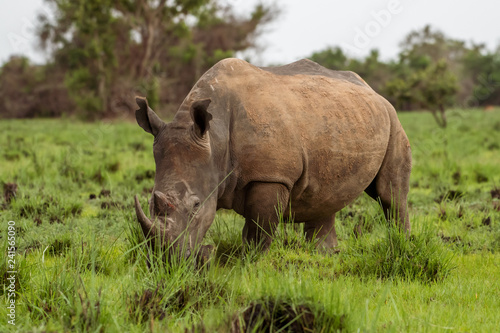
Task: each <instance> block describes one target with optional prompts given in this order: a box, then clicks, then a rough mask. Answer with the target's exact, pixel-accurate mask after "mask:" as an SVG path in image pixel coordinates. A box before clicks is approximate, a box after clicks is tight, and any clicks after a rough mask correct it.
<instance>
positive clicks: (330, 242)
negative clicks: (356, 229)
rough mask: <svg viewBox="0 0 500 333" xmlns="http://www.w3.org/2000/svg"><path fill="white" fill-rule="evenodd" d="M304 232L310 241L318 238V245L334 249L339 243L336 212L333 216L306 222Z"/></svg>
mask: <svg viewBox="0 0 500 333" xmlns="http://www.w3.org/2000/svg"><path fill="white" fill-rule="evenodd" d="M304 233H305V235H306V239H307V240H308V241H312V240H314V239H317V240H318V244H317V246H318V247H319V248H323V249H332V248H334V247H336V246H337V245H338V242H337V233H336V232H335V214H333V215H332V216H331V217H328V218H325V219H322V220H316V221H309V222H305V223H304Z"/></svg>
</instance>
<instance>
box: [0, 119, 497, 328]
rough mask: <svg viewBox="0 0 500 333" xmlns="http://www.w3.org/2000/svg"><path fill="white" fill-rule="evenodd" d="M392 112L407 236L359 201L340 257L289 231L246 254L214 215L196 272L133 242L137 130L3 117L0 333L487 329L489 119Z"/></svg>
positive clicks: (492, 186) (235, 233) (493, 132)
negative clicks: (398, 127) (439, 120)
mask: <svg viewBox="0 0 500 333" xmlns="http://www.w3.org/2000/svg"><path fill="white" fill-rule="evenodd" d="M399 116H400V119H401V122H402V123H403V126H404V128H405V130H406V132H407V134H408V136H409V138H410V142H411V144H412V150H413V172H412V178H411V190H410V194H409V205H410V219H411V222H412V234H411V236H410V237H406V236H405V235H404V234H401V233H400V232H399V230H398V229H397V228H393V227H391V226H388V225H387V223H386V222H385V220H384V219H383V217H382V215H381V212H380V209H379V208H378V206H377V204H376V203H375V202H374V201H372V200H371V199H369V198H368V197H367V196H366V195H363V196H361V197H360V198H358V199H357V200H356V201H355V202H354V203H353V204H351V205H350V206H349V207H346V208H345V209H343V210H342V211H341V212H339V213H338V214H337V223H336V228H337V234H338V236H339V245H340V252H339V253H330V254H323V253H320V252H318V251H316V250H315V249H314V246H313V245H312V244H310V243H307V242H306V241H305V240H304V238H303V236H302V234H301V232H300V227H292V226H288V225H281V226H280V228H279V232H278V235H277V239H276V240H275V242H273V244H272V245H271V248H270V249H269V251H268V252H267V253H260V252H258V251H252V250H245V249H244V248H243V245H242V241H241V230H242V228H243V222H244V221H243V219H242V217H240V216H238V215H236V214H235V213H233V212H231V211H220V212H218V214H217V216H216V219H215V222H214V224H213V225H212V227H211V228H210V230H209V233H208V234H207V236H206V238H205V243H206V244H210V245H214V246H215V247H216V249H215V251H214V253H215V256H214V258H213V259H212V260H210V261H209V262H208V263H206V264H205V265H204V266H202V267H200V265H199V264H197V263H195V262H194V261H193V260H189V259H188V260H181V261H174V262H169V263H167V262H164V261H163V260H161V258H162V257H163V256H164V253H162V252H161V250H158V249H153V250H151V249H150V248H148V247H146V246H145V245H144V242H143V239H142V235H141V231H140V229H139V225H138V223H137V222H136V220H135V213H134V208H133V202H132V198H133V195H134V194H138V195H140V198H141V201H142V204H143V206H145V205H146V200H147V197H148V196H149V195H150V191H151V188H152V186H153V182H154V160H153V156H152V149H151V147H152V137H150V136H149V135H147V134H145V133H144V132H143V131H142V130H141V129H140V128H139V127H138V126H137V125H135V124H133V123H127V122H112V123H105V122H103V123H94V124H91V123H83V122H78V121H73V120H70V119H62V120H3V121H2V122H1V123H0V131H1V133H2V135H1V136H0V161H1V168H0V185H1V186H3V188H1V189H2V190H3V196H2V197H1V198H0V217H1V223H0V246H1V248H2V251H4V249H6V248H7V241H8V240H7V231H8V230H7V227H8V226H7V222H8V221H9V220H13V221H15V222H16V246H17V250H16V252H17V255H16V264H15V268H16V270H17V272H18V273H17V275H16V284H15V288H16V292H17V294H16V295H17V296H16V300H17V303H16V305H17V307H16V326H12V325H9V324H8V323H7V320H8V317H7V311H8V309H7V305H6V301H7V294H8V290H7V287H8V282H9V281H8V280H7V278H8V277H9V274H7V270H8V269H7V259H9V258H8V257H5V259H0V262H1V263H2V266H1V267H0V279H1V280H2V282H3V283H2V286H3V287H2V288H1V289H0V332H10V331H12V332H16V331H17V332H43V331H47V332H52V331H56V332H70V331H71V332H72V331H75V332H151V331H154V332H156V331H158V332H160V331H168V332H237V331H244V332H264V331H265V332H268V331H272V332H289V331H293V332H311V331H313V332H337V331H342V332H494V331H496V330H498V327H500V316H499V315H498V314H499V313H500V301H499V300H500V198H498V197H497V196H500V191H499V193H498V194H497V192H496V190H498V189H500V146H499V142H500V111H499V110H496V111H493V112H490V113H485V112H483V111H479V110H465V111H464V110H451V111H450V112H449V114H448V118H449V127H448V128H446V129H440V128H438V127H437V126H436V125H435V123H434V121H433V119H432V116H431V115H430V114H427V113H402V114H399ZM5 253H6V252H5ZM6 254H7V253H6ZM0 258H4V256H1V257H0ZM148 258H149V263H150V264H149V266H148Z"/></svg>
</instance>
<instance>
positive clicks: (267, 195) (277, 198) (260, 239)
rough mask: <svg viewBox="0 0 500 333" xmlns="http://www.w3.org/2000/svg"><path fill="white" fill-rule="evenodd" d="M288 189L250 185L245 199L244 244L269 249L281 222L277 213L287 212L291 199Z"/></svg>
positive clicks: (257, 184)
mask: <svg viewBox="0 0 500 333" xmlns="http://www.w3.org/2000/svg"><path fill="white" fill-rule="evenodd" d="M289 195H290V193H289V191H288V189H287V188H286V187H285V186H284V185H282V184H278V183H259V182H254V183H252V184H250V187H249V189H248V191H247V192H246V197H245V213H244V216H245V227H244V228H243V243H245V244H247V245H256V246H261V247H262V248H263V249H264V250H265V249H267V248H268V247H269V245H270V244H271V241H272V237H273V234H274V231H275V230H276V226H277V225H278V222H279V217H278V214H277V212H278V211H281V212H285V211H286V206H287V205H288V198H289Z"/></svg>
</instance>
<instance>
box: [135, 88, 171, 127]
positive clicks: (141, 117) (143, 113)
mask: <svg viewBox="0 0 500 333" xmlns="http://www.w3.org/2000/svg"><path fill="white" fill-rule="evenodd" d="M135 101H136V103H137V105H139V110H136V111H135V119H136V120H137V123H138V124H139V126H141V127H142V128H143V129H144V130H145V131H146V132H148V133H151V134H153V135H154V136H156V135H158V133H159V132H160V130H161V129H162V128H163V127H164V126H165V122H163V120H161V119H160V117H158V115H157V114H156V113H155V112H154V111H153V110H152V109H151V108H150V107H149V105H148V100H147V99H146V98H144V97H136V98H135Z"/></svg>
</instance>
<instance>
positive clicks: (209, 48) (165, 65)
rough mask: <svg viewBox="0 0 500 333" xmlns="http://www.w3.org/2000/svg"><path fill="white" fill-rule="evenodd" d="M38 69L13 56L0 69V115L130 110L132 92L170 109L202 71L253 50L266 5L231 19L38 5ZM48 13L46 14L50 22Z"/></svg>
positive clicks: (227, 13)
mask: <svg viewBox="0 0 500 333" xmlns="http://www.w3.org/2000/svg"><path fill="white" fill-rule="evenodd" d="M45 3H46V5H47V6H48V7H49V11H50V12H51V13H53V15H51V17H48V16H47V15H45V14H42V15H40V16H39V17H38V22H37V40H38V44H39V46H40V48H41V49H43V50H45V51H46V52H47V53H48V54H49V56H50V57H49V59H50V60H49V61H48V62H47V63H46V64H44V65H34V64H31V63H30V62H29V60H28V59H27V58H25V57H21V56H14V57H11V58H10V60H9V61H8V62H7V63H5V64H4V65H3V66H2V68H1V72H0V108H1V110H2V111H1V115H2V116H3V117H35V116H61V115H62V114H77V115H79V116H81V117H83V118H86V119H99V118H105V117H116V116H119V115H123V114H127V113H132V112H133V111H134V110H135V108H136V105H135V102H134V99H133V96H134V95H143V96H147V97H148V100H149V102H150V104H151V105H153V106H154V107H155V106H159V105H161V106H162V107H165V106H167V108H168V106H170V107H173V105H178V104H179V103H180V102H181V101H182V100H183V98H184V97H185V95H186V94H187V93H188V92H189V90H190V89H191V87H192V85H193V84H194V83H195V82H196V80H197V78H199V77H200V76H201V75H202V74H203V73H204V72H205V71H206V70H207V69H209V68H210V67H211V66H212V65H214V64H215V63H216V62H218V61H219V60H221V59H224V58H227V57H231V56H234V55H235V53H236V52H238V51H243V50H246V49H248V48H250V47H254V46H255V40H256V38H257V36H258V35H259V34H260V33H262V26H264V25H265V24H266V23H268V22H270V21H271V20H272V19H273V17H275V15H276V13H277V11H276V9H275V8H274V7H273V6H265V5H256V6H255V7H254V8H253V10H252V11H251V12H250V13H247V14H246V15H239V14H237V13H235V11H234V9H233V8H232V7H230V6H228V5H224V4H223V3H222V2H221V1H214V0H154V1H152V0H45ZM52 16H53V17H52Z"/></svg>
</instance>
